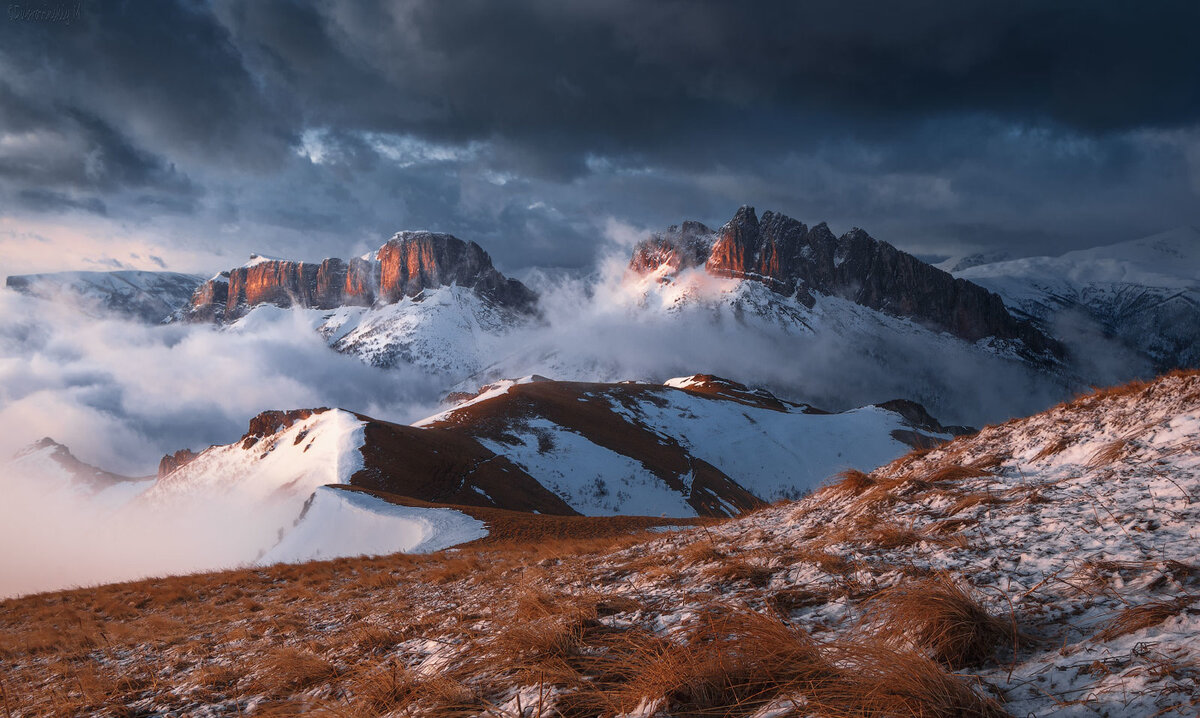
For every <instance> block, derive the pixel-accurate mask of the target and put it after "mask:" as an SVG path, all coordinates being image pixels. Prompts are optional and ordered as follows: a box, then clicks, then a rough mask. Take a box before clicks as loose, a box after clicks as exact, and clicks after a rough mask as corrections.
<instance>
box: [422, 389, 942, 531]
mask: <svg viewBox="0 0 1200 718" xmlns="http://www.w3.org/2000/svg"><path fill="white" fill-rule="evenodd" d="M917 409H919V407H917ZM920 413H923V412H920ZM913 419H916V421H913ZM418 425H420V426H424V427H428V428H435V429H443V430H447V431H455V432H459V433H462V434H465V435H467V436H470V437H472V438H473V439H475V440H477V441H478V442H479V443H480V444H482V445H483V446H485V447H487V448H488V449H489V450H491V451H494V452H495V453H496V454H499V455H503V456H505V457H507V458H508V459H509V460H511V461H512V462H513V463H514V464H516V465H517V466H519V467H521V468H522V469H523V470H524V471H525V472H526V473H528V474H529V475H530V476H532V477H533V478H535V479H537V480H538V482H540V483H541V484H542V485H544V486H546V487H547V488H549V489H551V490H552V491H554V493H555V494H557V495H558V496H560V497H562V499H563V500H564V501H566V502H567V503H568V504H570V505H571V506H572V507H573V508H574V509H576V510H577V511H580V512H582V513H584V514H589V515H608V514H645V515H659V514H665V515H667V516H692V515H696V514H700V515H717V516H720V515H735V514H737V513H739V512H740V511H742V510H745V509H747V508H751V507H753V506H754V505H756V504H757V502H758V501H759V500H763V501H772V500H775V499H779V498H783V497H795V496H799V495H800V494H802V493H804V492H806V491H808V490H810V489H811V488H812V487H814V486H816V485H817V484H818V483H819V482H820V481H822V480H824V479H826V478H828V477H829V476H831V475H833V474H835V473H837V472H838V471H841V470H843V469H847V468H869V467H875V466H879V465H881V464H883V463H885V462H887V461H890V460H891V459H892V458H894V457H896V456H899V455H900V454H902V453H904V452H905V451H907V450H908V449H910V448H911V446H912V444H913V443H922V444H926V445H929V444H933V443H937V442H940V441H942V440H945V439H948V438H950V434H949V433H947V432H948V431H950V430H949V429H946V428H945V427H941V426H939V425H937V424H936V422H933V421H932V420H931V419H930V420H928V421H921V420H920V418H917V416H916V415H914V414H910V418H907V419H906V418H905V417H904V416H902V415H901V414H900V413H898V412H897V411H892V410H889V409H885V408H881V407H873V406H872V407H864V408H861V409H855V410H852V411H847V412H842V413H832V414H831V413H828V412H824V411H820V410H818V409H814V408H813V407H810V406H806V405H802V404H795V403H791V402H786V401H781V400H779V399H778V398H776V397H774V396H773V395H771V394H769V393H767V392H765V391H761V390H760V391H751V390H749V389H747V388H746V387H745V386H742V385H740V384H737V383H735V382H731V381H728V380H725V379H720V378H717V377H713V376H701V375H696V376H691V377H683V378H679V379H673V380H670V381H668V382H667V384H666V385H652V384H636V383H620V384H596V383H582V382H560V381H550V380H545V379H542V378H540V377H527V378H526V379H524V380H520V381H516V382H511V381H510V382H502V383H500V384H497V385H493V386H489V387H485V388H484V391H482V392H481V394H480V395H479V396H478V397H476V398H475V399H472V400H469V401H467V402H465V403H463V404H461V405H459V406H458V407H455V408H453V409H451V410H449V411H446V412H444V413H442V414H439V415H437V416H434V417H430V418H429V419H426V420H423V421H422V422H418Z"/></svg>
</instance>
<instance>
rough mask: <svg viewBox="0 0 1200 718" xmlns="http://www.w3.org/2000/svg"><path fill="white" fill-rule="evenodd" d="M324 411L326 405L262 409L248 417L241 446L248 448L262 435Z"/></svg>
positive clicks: (264, 435) (272, 432)
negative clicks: (248, 424)
mask: <svg viewBox="0 0 1200 718" xmlns="http://www.w3.org/2000/svg"><path fill="white" fill-rule="evenodd" d="M326 411H329V408H328V407H319V408H317V409H291V410H289V411H279V410H278V409H270V410H267V411H264V412H262V413H260V414H258V415H257V416H255V417H253V418H252V419H250V427H249V430H248V431H247V432H246V433H245V434H243V435H242V448H243V449H249V448H250V447H251V446H254V445H255V444H257V443H258V440H259V439H261V438H263V437H266V436H270V435H272V434H275V433H277V432H278V431H279V430H280V429H286V428H288V427H289V426H291V425H292V424H295V423H296V422H297V421H304V420H305V419H307V418H308V417H310V416H312V415H313V414H322V413H324V412H326Z"/></svg>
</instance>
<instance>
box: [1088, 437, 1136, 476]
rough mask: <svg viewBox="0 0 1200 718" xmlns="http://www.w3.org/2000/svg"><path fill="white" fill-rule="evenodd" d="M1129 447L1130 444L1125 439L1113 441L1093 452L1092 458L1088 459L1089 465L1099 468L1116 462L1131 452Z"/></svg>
mask: <svg viewBox="0 0 1200 718" xmlns="http://www.w3.org/2000/svg"><path fill="white" fill-rule="evenodd" d="M1129 447H1130V444H1129V442H1128V441H1127V440H1125V439H1117V440H1116V441H1111V442H1109V443H1108V444H1105V445H1104V446H1103V447H1102V448H1100V449H1099V450H1097V451H1096V453H1094V454H1092V458H1091V459H1089V460H1088V463H1087V466H1088V468H1089V469H1099V468H1103V467H1105V466H1107V465H1109V464H1114V463H1116V462H1118V461H1120V460H1121V459H1123V458H1125V456H1126V455H1127V454H1128V453H1129Z"/></svg>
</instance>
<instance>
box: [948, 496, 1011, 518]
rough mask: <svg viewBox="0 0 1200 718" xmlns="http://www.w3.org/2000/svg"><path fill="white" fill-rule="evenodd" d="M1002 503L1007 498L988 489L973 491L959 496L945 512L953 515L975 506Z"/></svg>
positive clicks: (1005, 501)
mask: <svg viewBox="0 0 1200 718" xmlns="http://www.w3.org/2000/svg"><path fill="white" fill-rule="evenodd" d="M1003 503H1007V499H1005V498H1004V497H1002V496H1000V495H998V494H993V493H992V492H990V491H973V492H971V493H967V494H963V495H961V496H959V497H958V499H957V500H955V502H954V504H953V505H951V506H950V508H949V509H947V511H946V514H947V515H948V516H954V515H955V514H958V513H961V512H963V511H966V510H967V509H969V508H972V507H975V506H980V505H983V506H994V505H996V504H1003Z"/></svg>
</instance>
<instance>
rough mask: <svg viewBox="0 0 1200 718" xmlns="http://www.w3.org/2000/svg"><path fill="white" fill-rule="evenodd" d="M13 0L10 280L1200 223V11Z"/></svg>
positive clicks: (6, 249) (4, 123) (1055, 248)
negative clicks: (696, 231)
mask: <svg viewBox="0 0 1200 718" xmlns="http://www.w3.org/2000/svg"><path fill="white" fill-rule="evenodd" d="M76 7H77V8H78V11H77V12H75V10H74V9H75V8H76ZM37 9H51V10H53V9H64V10H66V11H67V12H65V13H61V14H58V15H55V14H54V13H38V12H31V10H37ZM5 11H6V13H7V16H6V17H2V18H0V257H2V261H0V274H9V273H16V272H20V271H39V270H51V269H60V268H61V269H66V268H72V269H80V268H103V267H114V268H115V267H137V268H147V269H151V268H159V267H161V266H167V267H169V268H171V269H180V270H187V271H211V270H215V269H218V268H220V267H223V266H231V265H234V264H238V263H240V262H241V261H242V260H243V259H244V256H245V255H246V254H248V253H249V252H251V251H260V252H265V253H268V254H276V255H286V256H290V257H296V258H301V259H319V258H322V257H325V256H331V255H332V256H347V255H349V254H351V253H361V252H364V251H366V250H368V249H370V248H372V247H374V246H377V245H378V244H380V243H381V242H382V241H383V240H384V239H386V238H387V237H388V236H390V235H391V234H392V233H393V232H394V231H396V230H399V229H422V228H424V229H436V230H441V231H448V232H452V233H454V234H456V235H458V236H460V237H462V238H464V239H473V240H476V241H477V242H479V243H480V244H482V245H483V246H484V247H485V248H486V249H488V250H489V251H490V252H491V253H492V255H493V256H494V257H495V258H496V260H497V263H498V264H499V265H500V266H501V268H502V269H505V270H507V271H510V272H519V271H520V270H522V269H523V268H527V267H530V266H534V265H545V266H562V267H587V266H589V265H590V264H591V263H592V262H593V261H594V259H595V257H596V255H597V252H598V249H599V248H600V247H601V246H602V245H603V243H604V241H605V235H606V232H607V233H608V234H611V228H612V227H613V226H615V224H616V223H619V225H620V226H623V227H626V229H627V228H628V227H630V226H631V227H633V228H635V229H643V228H660V227H663V226H665V225H667V224H671V223H678V222H680V221H681V220H683V219H687V218H692V219H699V220H702V221H705V222H708V223H711V224H713V225H719V224H720V223H722V222H723V221H725V220H727V219H728V218H729V217H730V216H732V214H733V213H734V211H735V210H736V209H737V207H738V206H739V205H741V204H752V205H754V206H756V207H758V209H759V210H760V211H761V210H764V209H775V210H778V211H782V212H785V213H787V214H790V215H792V216H794V217H797V218H798V219H801V220H803V221H806V222H808V223H810V224H813V223H816V222H819V221H822V220H824V221H828V222H829V223H830V225H831V226H832V227H833V229H834V230H835V231H838V232H840V231H844V230H847V229H849V228H850V227H852V226H861V227H863V228H865V229H867V230H868V231H869V232H871V234H873V235H874V236H876V237H878V238H880V239H884V240H887V241H890V242H892V243H893V244H896V245H897V246H899V247H901V248H903V249H907V250H909V251H912V252H914V253H918V254H950V253H956V252H960V251H972V250H980V249H1005V250H1008V251H1011V252H1012V253H1014V254H1016V255H1026V254H1047V253H1050V254H1054V253H1059V252H1062V251H1065V250H1068V249H1072V248H1078V247H1083V246H1092V245H1097V244H1104V243H1109V242H1113V241H1119V240H1122V239H1129V238H1132V237H1135V236H1140V235H1144V234H1149V233H1153V232H1156V231H1160V230H1163V229H1167V228H1170V227H1174V226H1177V225H1180V224H1200V201H1198V200H1200V197H1198V194H1200V42H1198V41H1197V37H1196V33H1197V28H1200V3H1197V2H1195V1H1194V0H1186V1H1181V2H1139V3H1127V2H1121V3H1117V2H1100V1H1097V0H1079V1H1078V2H1056V1H1053V0H1034V1H1030V2H1022V1H1020V0H1017V1H1012V0H1005V1H1004V2H997V1H996V0H982V1H975V0H956V2H933V1H930V2H897V1H896V0H873V1H871V2H848V1H847V0H829V1H823V0H817V1H807V2H802V3H801V2H792V1H786V2H778V3H768V2H763V3H734V2H725V1H719V2H698V1H693V0H688V1H686V2H682V1H681V2H649V1H648V0H628V1H622V0H605V1H604V2H588V3H584V2H564V1H563V0H542V1H537V0H533V1H523V2H499V1H497V0H455V1H453V2H447V1H445V0H429V1H428V2H421V1H414V2H384V1H382V0H380V1H375V2H372V1H370V0H354V1H349V0H347V1H345V2H341V1H338V0H321V1H320V2H316V1H314V2H302V1H300V0H254V1H253V2H249V1H246V2H243V1H237V2H234V1H233V0H230V1H228V2H226V1H224V0H212V1H211V2H203V1H193V2H188V1H175V0H154V1H153V2H151V1H149V0H147V1H145V2H119V1H116V0H113V1H111V2H110V1H107V0H104V1H102V0H92V1H90V2H89V1H88V0H83V2H81V3H78V4H77V3H74V2H66V3H56V2H41V3H39V2H37V1H36V0H26V1H25V2H19V3H11V4H9V5H8V6H7V8H5ZM68 21H69V22H68ZM606 227H607V228H609V229H608V230H606Z"/></svg>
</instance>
